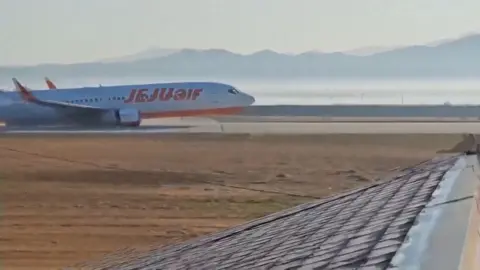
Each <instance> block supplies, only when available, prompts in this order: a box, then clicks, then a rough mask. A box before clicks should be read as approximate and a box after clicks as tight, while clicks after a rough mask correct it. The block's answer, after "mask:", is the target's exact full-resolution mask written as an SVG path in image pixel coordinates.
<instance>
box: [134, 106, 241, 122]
mask: <svg viewBox="0 0 480 270" xmlns="http://www.w3.org/2000/svg"><path fill="white" fill-rule="evenodd" d="M243 109H244V107H229V108H215V109H200V110H182V111H163V112H142V113H140V114H141V116H142V118H143V119H149V118H161V117H187V116H201V115H225V114H236V113H239V112H241V111H242V110H243Z"/></svg>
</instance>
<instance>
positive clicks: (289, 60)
mask: <svg viewBox="0 0 480 270" xmlns="http://www.w3.org/2000/svg"><path fill="white" fill-rule="evenodd" d="M14 76H18V77H38V76H51V77H78V76H81V77H98V76H105V77H125V76H137V77H141V76H157V77H165V78H167V77H183V78H185V77H215V78H259V79H261V78H272V79H274V78H299V77H307V78H332V77H337V78H362V77H366V78H375V77H393V78H399V77H417V78H424V77H480V34H474V35H469V36H465V37H462V38H458V39H454V40H452V39H447V40H441V41H438V42H435V43H431V44H426V45H421V46H420V45H416V46H404V47H399V48H377V47H372V48H369V49H368V48H367V49H365V50H363V51H362V50H357V51H350V52H334V53H324V52H317V51H309V52H304V53H300V54H295V55H292V54H284V53H278V52H274V51H272V50H263V51H259V52H255V53H252V54H248V55H244V54H237V53H233V52H230V51H227V50H223V49H209V50H195V49H181V50H177V49H150V50H147V51H145V52H142V53H140V54H134V55H130V56H126V57H122V58H117V59H105V60H102V61H98V62H90V63H77V64H42V65H37V66H25V67H0V77H4V78H7V77H8V78H10V77H14Z"/></svg>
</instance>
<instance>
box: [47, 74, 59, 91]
mask: <svg viewBox="0 0 480 270" xmlns="http://www.w3.org/2000/svg"><path fill="white" fill-rule="evenodd" d="M45 82H46V83H47V86H48V89H57V86H56V85H55V84H54V83H53V82H52V81H51V80H50V79H49V78H48V77H45Z"/></svg>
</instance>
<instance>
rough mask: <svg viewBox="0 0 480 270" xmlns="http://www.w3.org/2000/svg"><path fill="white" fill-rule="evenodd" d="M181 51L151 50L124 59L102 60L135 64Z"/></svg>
mask: <svg viewBox="0 0 480 270" xmlns="http://www.w3.org/2000/svg"><path fill="white" fill-rule="evenodd" d="M178 51H179V49H162V48H150V49H147V50H144V51H141V52H139V53H135V54H131V55H126V56H122V57H114V58H107V59H103V60H100V61H99V62H102V63H118V62H133V61H137V60H144V59H150V58H158V57H164V56H167V55H170V54H172V53H176V52H178Z"/></svg>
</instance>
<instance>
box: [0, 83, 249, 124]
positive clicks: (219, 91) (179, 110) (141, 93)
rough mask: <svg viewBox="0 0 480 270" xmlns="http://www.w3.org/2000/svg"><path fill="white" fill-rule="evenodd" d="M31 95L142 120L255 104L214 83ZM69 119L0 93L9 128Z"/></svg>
mask: <svg viewBox="0 0 480 270" xmlns="http://www.w3.org/2000/svg"><path fill="white" fill-rule="evenodd" d="M31 93H32V94H33V95H34V96H35V97H36V98H37V99H39V100H48V101H58V102H67V103H71V104H77V105H84V106H93V107H98V108H105V109H135V110H138V111H139V113H140V115H141V117H142V119H145V118H157V117H171V116H194V115H216V114H230V113H235V112H238V111H240V110H241V109H242V108H244V107H247V106H250V105H251V104H253V103H254V101H255V99H254V98H253V97H252V96H250V95H248V94H246V93H243V92H240V91H238V90H236V89H235V88H234V87H233V86H231V85H228V84H222V83H212V82H180V83H158V84H141V85H120V86H102V87H85V88H71V89H58V90H45V91H43V90H37V91H32V92H31ZM68 119H69V117H68V116H67V115H66V114H65V113H64V112H63V111H60V110H58V109H56V108H52V107H48V106H43V105H38V104H35V103H31V102H28V101H25V100H23V99H22V98H21V95H20V94H19V93H18V92H0V121H3V122H6V123H7V124H8V123H24V124H43V123H65V122H68Z"/></svg>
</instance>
